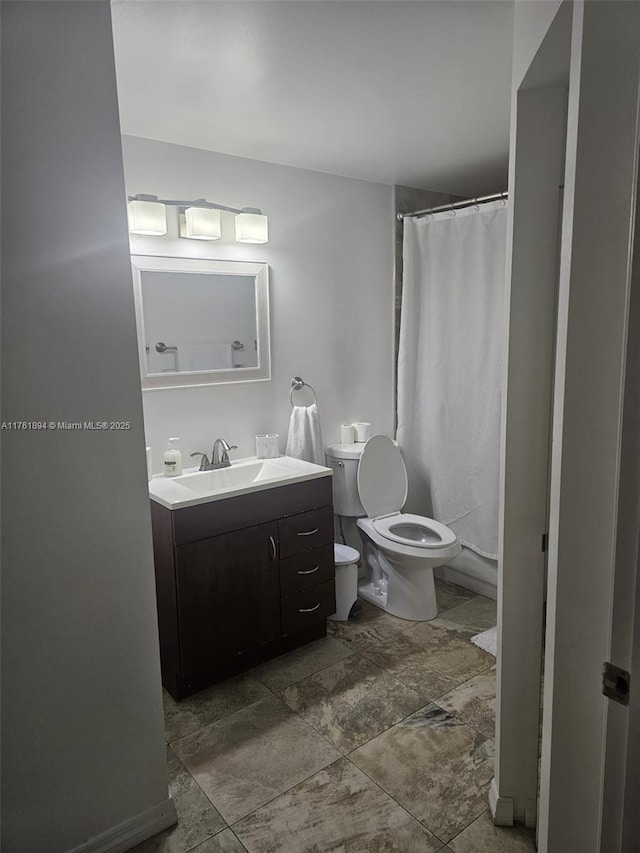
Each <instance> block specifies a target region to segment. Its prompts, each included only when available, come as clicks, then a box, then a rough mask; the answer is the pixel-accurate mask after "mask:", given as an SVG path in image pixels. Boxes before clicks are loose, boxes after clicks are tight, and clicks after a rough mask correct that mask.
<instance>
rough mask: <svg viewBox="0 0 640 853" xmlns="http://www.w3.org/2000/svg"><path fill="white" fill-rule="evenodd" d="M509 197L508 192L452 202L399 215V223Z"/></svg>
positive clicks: (504, 199)
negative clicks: (414, 217)
mask: <svg viewBox="0 0 640 853" xmlns="http://www.w3.org/2000/svg"><path fill="white" fill-rule="evenodd" d="M507 198H508V195H507V193H506V192H503V193H494V194H493V195H483V196H480V198H466V199H464V200H463V201H452V202H451V204H441V205H438V207H428V208H426V209H425V210H414V211H413V212H412V213H398V214H397V217H398V222H402V220H403V219H405V218H407V217H409V216H411V217H413V216H427V215H428V214H429V213H438V212H439V211H442V210H457V209H460V208H463V207H472V206H474V205H478V204H487V203H488V202H490V201H500V199H502V200H503V201H506V200H507Z"/></svg>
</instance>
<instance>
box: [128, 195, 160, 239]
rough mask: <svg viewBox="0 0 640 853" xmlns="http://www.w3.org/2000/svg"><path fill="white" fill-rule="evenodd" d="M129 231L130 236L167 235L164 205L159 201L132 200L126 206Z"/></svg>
mask: <svg viewBox="0 0 640 853" xmlns="http://www.w3.org/2000/svg"><path fill="white" fill-rule="evenodd" d="M127 211H128V214H129V231H130V232H131V233H132V234H147V235H149V236H151V237H161V236H162V235H163V234H166V233H167V214H166V210H165V206H164V204H161V203H160V202H159V201H139V200H138V199H134V200H133V201H130V202H129V204H128V205H127Z"/></svg>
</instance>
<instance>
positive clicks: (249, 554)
mask: <svg viewBox="0 0 640 853" xmlns="http://www.w3.org/2000/svg"><path fill="white" fill-rule="evenodd" d="M285 460H287V461H285ZM245 462H246V464H245V468H244V470H245V471H246V472H248V473H247V474H246V475H245V476H244V479H243V466H242V464H239V465H238V464H234V466H233V467H232V468H229V469H225V471H221V472H217V471H213V472H207V473H208V474H212V475H217V474H220V475H222V476H220V477H218V478H216V477H209V478H208V479H207V476H206V474H203V475H198V474H190V475H187V476H186V477H180V478H172V480H173V482H171V481H167V480H166V479H164V478H155V479H154V480H152V481H151V484H150V494H151V519H152V529H153V549H154V559H155V573H156V592H157V603H158V622H159V630H160V657H161V667H162V682H163V684H164V686H165V687H166V689H167V690H168V691H169V693H171V695H172V696H173V697H174V698H175V699H181V698H183V697H185V696H188V695H190V694H192V693H195V692H196V691H198V690H201V689H202V688H204V687H206V686H208V685H210V684H213V683H214V682H216V681H219V680H221V679H223V678H227V677H228V676H230V675H233V674H235V673H238V672H241V671H242V670H246V669H248V668H250V667H252V666H255V665H256V664H258V663H261V662H263V661H265V660H268V659H270V658H273V657H276V656H277V655H279V654H282V653H283V652H286V651H289V650H291V649H293V648H295V647H297V646H300V645H302V644H304V643H307V642H310V641H311V640H314V639H317V638H319V637H322V636H324V635H325V634H326V617H327V616H329V615H331V614H332V613H334V612H335V574H334V573H335V569H334V555H333V538H334V537H333V506H332V492H331V471H330V470H329V469H326V468H323V467H321V466H317V465H310V464H309V463H304V462H300V460H288V458H287V457H283V458H282V459H277V460H264V462H263V463H262V464H260V463H259V462H258V461H257V460H246V461H245ZM250 465H253V468H251V467H250ZM305 466H306V468H305ZM292 471H293V473H292ZM256 472H257V473H256ZM274 472H275V473H274ZM287 472H288V473H287ZM285 473H287V476H285ZM225 474H226V475H227V479H226V480H225V479H224V475H225ZM250 477H253V478H254V479H253V481H252V482H251V483H247V482H245V480H248V479H250ZM274 477H275V480H274ZM231 478H234V480H233V482H231ZM216 480H217V485H216ZM178 481H181V482H178ZM238 482H239V483H240V484H241V485H240V486H238ZM184 483H187V484H188V485H187V486H185V485H184ZM198 490H201V491H203V492H204V494H199V493H198ZM189 491H190V493H189ZM181 492H182V493H181ZM208 492H212V493H211V494H209V493H208ZM176 496H177V497H176Z"/></svg>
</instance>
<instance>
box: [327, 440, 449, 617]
mask: <svg viewBox="0 0 640 853" xmlns="http://www.w3.org/2000/svg"><path fill="white" fill-rule="evenodd" d="M326 457H327V463H328V465H329V466H330V467H331V468H332V469H333V503H334V510H335V512H336V514H337V515H340V516H347V517H352V518H353V517H357V519H358V520H357V526H358V530H359V533H360V537H361V539H362V544H363V557H364V563H365V576H364V578H362V580H361V581H360V583H359V585H358V593H359V595H360V596H362V598H364V599H366V600H367V601H370V602H371V603H372V604H375V605H376V606H377V607H380V608H381V609H382V610H386V611H387V612H388V613H391V614H393V615H394V616H398V617H400V618H401V619H410V620H413V621H417V622H425V621H428V620H429V619H435V617H436V616H437V615H438V606H437V602H436V594H435V586H434V581H433V569H434V568H436V567H438V566H443V565H444V564H445V563H448V562H449V561H450V560H452V559H453V558H454V557H456V556H457V555H458V554H459V553H460V543H459V542H458V539H457V537H456V535H455V533H454V532H453V531H452V530H450V529H449V528H448V527H446V526H445V525H444V524H440V522H438V521H435V520H434V519H432V518H427V517H426V516H422V515H413V514H409V513H403V512H402V508H403V506H404V504H405V501H406V499H407V489H408V479H407V469H406V467H405V464H404V460H403V458H402V455H401V453H400V448H399V447H398V444H397V442H395V441H393V440H392V439H390V438H388V437H387V436H385V435H374V436H372V437H371V438H370V439H369V441H367V442H366V444H334V445H331V446H330V447H328V448H327V449H326Z"/></svg>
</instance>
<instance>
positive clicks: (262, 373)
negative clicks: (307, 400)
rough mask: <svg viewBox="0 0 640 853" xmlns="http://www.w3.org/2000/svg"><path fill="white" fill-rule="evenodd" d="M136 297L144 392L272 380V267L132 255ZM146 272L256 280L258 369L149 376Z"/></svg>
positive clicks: (251, 263)
mask: <svg viewBox="0 0 640 853" xmlns="http://www.w3.org/2000/svg"><path fill="white" fill-rule="evenodd" d="M131 266H132V270H133V293H134V300H135V309H136V326H137V330H138V353H139V357H140V376H141V378H142V390H143V391H153V390H160V389H167V388H189V387H197V386H199V385H219V384H222V383H226V382H261V381H263V382H264V381H266V380H269V379H271V345H270V337H269V267H268V265H267V264H266V263H256V262H246V261H214V260H210V259H208V258H177V257H164V256H158V255H132V256H131ZM143 272H179V273H194V274H196V275H197V274H203V273H209V274H211V273H218V274H220V275H242V276H253V277H255V281H256V289H255V297H256V339H257V356H258V366H257V367H236V368H234V369H232V370H198V371H194V372H182V373H173V374H172V373H162V374H157V373H151V374H150V373H148V372H147V357H146V352H145V340H146V339H145V333H144V312H143V306H142V273H143Z"/></svg>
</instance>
